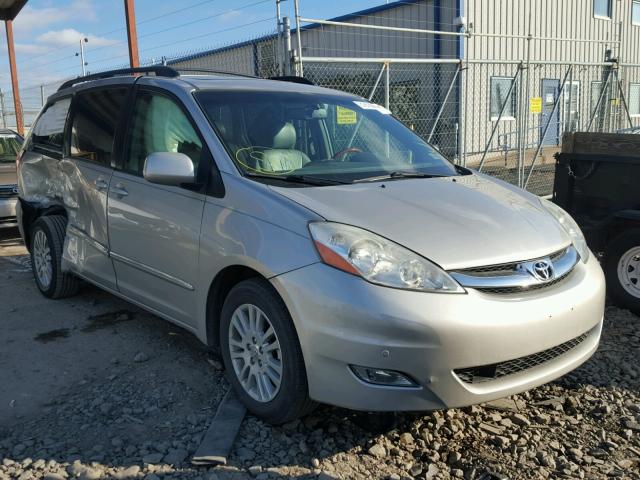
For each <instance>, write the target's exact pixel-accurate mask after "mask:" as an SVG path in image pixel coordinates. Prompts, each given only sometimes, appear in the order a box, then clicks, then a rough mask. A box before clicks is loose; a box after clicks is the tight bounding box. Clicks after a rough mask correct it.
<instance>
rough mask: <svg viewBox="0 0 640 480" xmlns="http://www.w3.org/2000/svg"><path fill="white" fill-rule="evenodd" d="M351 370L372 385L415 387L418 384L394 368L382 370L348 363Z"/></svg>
mask: <svg viewBox="0 0 640 480" xmlns="http://www.w3.org/2000/svg"><path fill="white" fill-rule="evenodd" d="M349 367H350V368H351V371H352V372H353V373H355V375H356V377H358V378H359V379H360V380H362V381H363V382H367V383H372V384H374V385H385V386H387V387H417V386H418V384H417V383H416V382H414V381H413V380H411V379H410V378H409V377H408V376H406V375H404V374H402V373H400V372H396V371H394V370H384V369H382V368H370V367H360V366H358V365H349Z"/></svg>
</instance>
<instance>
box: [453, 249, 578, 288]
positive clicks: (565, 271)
mask: <svg viewBox="0 0 640 480" xmlns="http://www.w3.org/2000/svg"><path fill="white" fill-rule="evenodd" d="M541 260H543V261H544V262H545V263H546V264H547V265H549V267H553V268H549V270H552V275H550V278H548V279H541V278H536V277H535V276H534V275H533V274H532V272H531V267H532V265H533V264H536V263H542V262H541ZM578 261H579V256H578V253H577V251H576V249H575V248H574V247H573V246H569V247H566V248H563V249H562V250H559V251H556V252H553V253H552V254H550V255H548V256H546V257H542V258H539V259H533V260H526V261H521V262H510V263H505V264H500V265H489V266H485V267H473V268H468V269H463V270H455V271H451V272H449V273H450V274H451V276H452V277H453V278H454V279H455V280H456V281H457V282H458V283H459V284H460V285H462V286H463V287H466V288H473V289H476V290H478V291H481V292H483V293H522V292H529V291H532V290H539V289H542V288H548V287H551V286H553V285H557V284H559V283H560V282H562V281H563V280H565V279H566V278H567V277H568V276H569V275H570V274H571V272H572V271H573V268H574V267H575V265H576V264H577V263H578Z"/></svg>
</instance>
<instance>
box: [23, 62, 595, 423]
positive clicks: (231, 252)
mask: <svg viewBox="0 0 640 480" xmlns="http://www.w3.org/2000/svg"><path fill="white" fill-rule="evenodd" d="M144 73H146V74H147V75H143V74H144ZM151 73H154V74H155V75H151ZM288 80H289V81H283V79H279V80H262V79H254V78H244V77H239V76H229V75H181V74H179V73H178V72H177V71H175V70H173V69H171V68H168V67H152V68H144V69H127V70H123V71H113V72H107V73H103V74H96V75H92V76H89V77H83V78H79V79H76V80H73V81H70V82H67V83H66V84H63V85H62V86H61V88H60V90H59V91H58V92H57V93H55V94H54V95H52V96H51V97H50V98H49V99H48V101H47V103H46V105H45V107H44V108H43V110H42V112H41V113H40V115H39V118H38V119H37V121H36V123H35V125H34V126H33V128H32V129H31V131H30V133H29V135H28V137H27V139H26V141H25V144H24V146H23V148H22V150H21V152H20V153H19V156H18V161H17V163H18V185H19V197H20V203H19V205H18V217H19V225H20V229H21V233H22V236H23V239H24V241H25V243H26V245H27V246H28V248H29V250H30V253H31V259H32V265H33V272H34V276H35V281H36V284H37V286H38V288H39V289H40V291H41V292H42V293H43V294H44V295H45V296H47V297H49V298H62V297H66V296H69V295H72V294H74V293H75V292H76V291H77V288H78V280H79V279H82V280H84V281H87V282H90V283H93V284H95V285H97V286H99V287H101V288H103V289H104V290H106V291H108V292H111V293H112V294H114V295H116V296H119V297H122V298H123V299H125V300H128V301H129V302H131V303H134V304H136V305H139V306H140V307H142V308H144V309H146V310H148V311H150V312H152V313H154V314H156V315H158V316H160V317H162V318H164V319H167V320H169V321H171V322H174V323H175V324H177V325H180V326H181V327H183V328H185V329H187V330H189V331H190V332H193V334H195V335H196V336H197V337H198V338H199V339H200V340H201V341H202V342H204V343H206V344H207V345H209V346H211V347H212V348H215V349H218V350H219V352H220V353H221V355H222V357H223V359H224V365H225V367H226V371H227V374H228V378H229V381H230V382H231V384H232V386H233V388H234V389H235V391H236V392H237V394H238V396H239V397H240V399H241V400H242V401H243V402H244V403H245V404H246V406H247V407H248V409H249V410H250V411H251V412H253V413H254V414H255V415H257V416H259V417H261V418H263V419H265V420H266V421H269V422H273V423H282V422H286V421H289V420H291V419H294V418H297V417H300V416H302V415H304V414H305V413H307V412H309V411H310V410H311V409H312V408H313V407H314V406H315V404H316V403H318V402H323V403H328V404H332V405H338V406H341V407H346V408H350V409H358V410H367V411H389V410H394V411H397V410H429V409H439V408H449V407H460V406H464V405H470V404H475V403H479V402H485V401H487V400H491V399H495V398H499V397H505V396H508V395H512V394H515V393H518V392H522V391H524V390H527V389H530V388H532V387H535V386H537V385H540V384H543V383H545V382H549V381H551V380H553V379H555V378H557V377H559V376H561V375H563V374H564V373H566V372H568V371H570V370H572V369H574V368H576V367H577V366H578V365H580V364H581V363H583V362H584V361H585V360H587V359H588V358H589V357H590V356H591V354H592V353H593V352H594V351H595V350H596V348H597V346H598V342H599V339H600V333H601V328H602V320H603V310H604V296H605V285H604V279H603V274H602V271H601V269H600V266H599V264H598V261H597V259H596V258H595V257H594V255H593V254H591V253H590V251H589V249H588V247H587V246H586V244H585V241H584V238H583V236H582V233H581V231H580V229H579V228H578V226H577V225H576V223H575V222H574V221H573V220H572V218H571V217H570V216H569V215H567V214H566V213H565V212H564V211H563V210H562V209H560V208H559V207H557V206H555V205H554V204H553V203H550V202H548V201H546V200H542V199H540V198H538V197H536V196H534V195H532V194H530V193H527V192H525V191H523V190H520V189H518V188H516V187H514V186H511V185H509V184H507V183H504V182H501V181H499V180H496V179H494V178H491V177H488V176H486V175H482V174H480V173H477V172H474V171H472V170H469V169H466V168H463V167H460V166H457V165H453V164H452V163H450V162H449V161H447V160H446V159H445V158H443V156H442V155H440V154H439V153H438V151H436V150H435V149H434V148H432V147H431V146H429V145H428V144H427V143H425V142H424V141H423V140H422V139H421V138H420V137H418V136H417V135H416V134H415V133H413V132H412V131H411V130H410V129H409V128H406V127H405V126H404V125H403V124H402V123H400V122H399V121H398V120H396V119H395V118H394V117H393V116H392V115H391V114H390V112H389V111H388V110H387V109H385V108H383V107H381V106H379V105H376V104H374V103H371V102H370V101H368V100H366V99H364V98H361V97H357V96H354V95H351V94H347V93H343V92H338V91H335V90H329V89H325V88H320V87H317V86H313V85H309V84H305V83H304V82H303V80H299V81H297V82H293V81H291V79H288Z"/></svg>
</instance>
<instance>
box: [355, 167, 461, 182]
mask: <svg viewBox="0 0 640 480" xmlns="http://www.w3.org/2000/svg"><path fill="white" fill-rule="evenodd" d="M448 176H449V175H433V174H430V173H421V172H402V171H400V170H398V171H395V172H389V173H387V174H386V175H379V176H377V177H367V178H360V179H358V180H354V181H353V183H362V182H378V181H380V180H393V179H395V178H441V177H448Z"/></svg>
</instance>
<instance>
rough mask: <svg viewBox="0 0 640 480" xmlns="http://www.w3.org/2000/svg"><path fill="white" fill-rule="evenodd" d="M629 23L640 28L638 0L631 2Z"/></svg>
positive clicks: (639, 5)
mask: <svg viewBox="0 0 640 480" xmlns="http://www.w3.org/2000/svg"><path fill="white" fill-rule="evenodd" d="M631 23H632V24H633V25H638V26H640V0H633V2H631Z"/></svg>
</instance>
